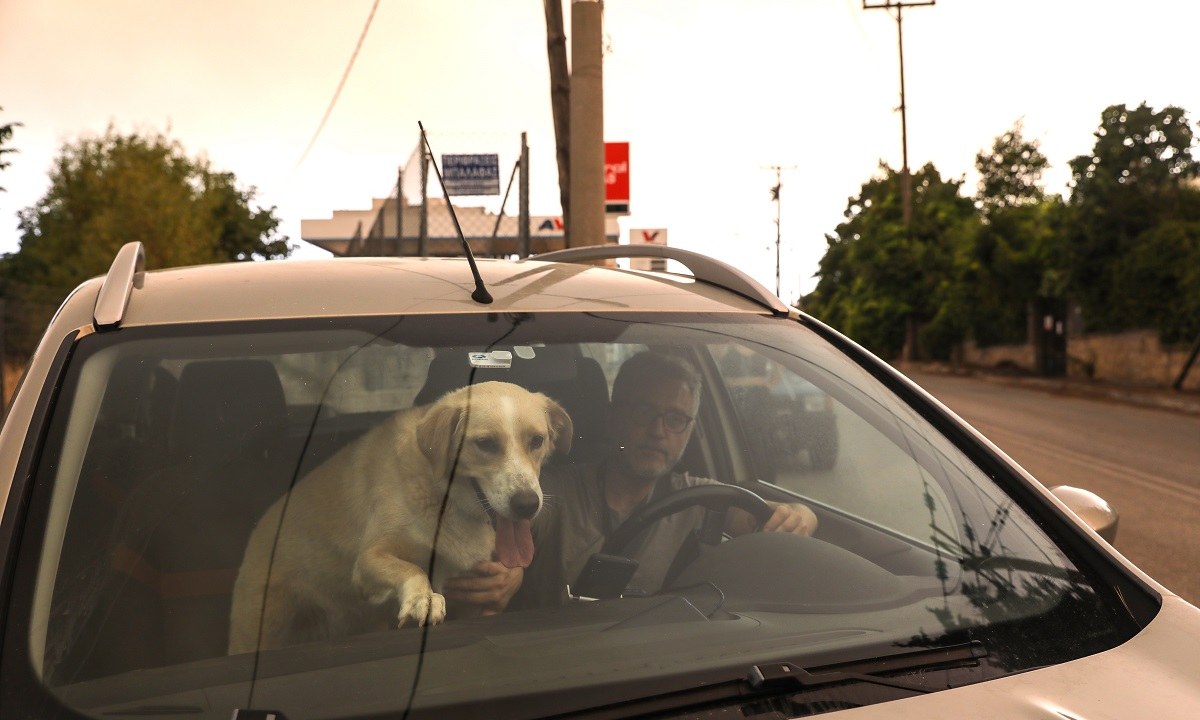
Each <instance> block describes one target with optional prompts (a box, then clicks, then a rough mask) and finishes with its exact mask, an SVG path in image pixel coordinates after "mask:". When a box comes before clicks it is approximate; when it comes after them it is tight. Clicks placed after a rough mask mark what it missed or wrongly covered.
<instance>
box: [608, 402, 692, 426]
mask: <svg viewBox="0 0 1200 720" xmlns="http://www.w3.org/2000/svg"><path fill="white" fill-rule="evenodd" d="M620 407H621V408H622V409H623V410H624V412H625V413H626V417H627V418H628V419H629V420H630V421H631V422H632V423H634V424H635V425H637V426H638V427H649V426H650V424H651V423H654V422H658V421H659V420H662V423H663V427H665V428H666V429H667V431H668V432H673V433H681V432H683V431H684V430H687V429H688V428H689V427H690V426H691V424H692V423H693V422H694V421H695V420H696V418H694V417H692V416H691V415H687V414H685V413H681V412H679V411H678V410H667V411H665V412H658V410H656V409H655V408H654V407H652V406H650V405H646V404H645V403H621V404H620Z"/></svg>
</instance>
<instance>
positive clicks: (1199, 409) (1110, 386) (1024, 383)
mask: <svg viewBox="0 0 1200 720" xmlns="http://www.w3.org/2000/svg"><path fill="white" fill-rule="evenodd" d="M897 369H899V370H900V371H901V372H904V373H907V372H909V371H913V372H920V373H927V374H930V375H956V376H960V377H971V378H975V379H977V380H983V381H986V382H991V383H997V384H1001V385H1009V386H1012V387H1024V388H1029V389H1031V390H1039V391H1041V392H1046V393H1051V394H1056V395H1070V396H1074V397H1089V398H1094V399H1099V400H1109V401H1112V402H1119V403H1122V404H1125V405H1134V406H1139V407H1147V408H1156V409H1160V410H1169V411H1172V412H1178V413H1182V414H1185V415H1194V416H1198V417H1200V392H1196V391H1193V390H1172V389H1171V388H1165V387H1156V386H1141V385H1124V384H1117V383H1106V382H1101V381H1097V380H1087V379H1082V378H1044V377H1035V376H1026V375H1016V374H1009V373H998V372H989V371H988V370H987V369H985V368H976V367H961V366H951V365H946V364H942V363H904V364H901V365H897Z"/></svg>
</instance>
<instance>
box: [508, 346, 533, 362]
mask: <svg viewBox="0 0 1200 720" xmlns="http://www.w3.org/2000/svg"><path fill="white" fill-rule="evenodd" d="M513 352H515V353H516V354H517V357H519V358H521V359H522V360H532V359H534V358H535V357H537V353H535V352H534V351H533V348H532V347H530V346H528V345H516V346H514V347H513Z"/></svg>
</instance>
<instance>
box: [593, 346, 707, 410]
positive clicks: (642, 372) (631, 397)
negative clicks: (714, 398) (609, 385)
mask: <svg viewBox="0 0 1200 720" xmlns="http://www.w3.org/2000/svg"><path fill="white" fill-rule="evenodd" d="M667 381H676V382H682V383H683V384H684V385H685V386H687V388H688V390H691V391H692V395H693V396H694V397H695V398H696V401H697V403H698V402H699V401H700V387H701V381H700V373H699V372H698V371H697V370H696V367H695V366H694V365H692V363H691V362H689V361H687V360H685V359H684V358H681V357H679V356H678V355H668V354H666V353H662V352H654V351H652V350H646V351H643V352H640V353H638V354H637V355H634V356H633V357H631V358H629V359H628V360H626V361H625V362H623V363H621V369H620V370H618V371H617V378H616V379H615V380H613V389H612V399H613V402H614V403H620V402H636V401H637V394H638V391H639V388H643V387H645V386H647V385H654V384H658V383H663V382H667Z"/></svg>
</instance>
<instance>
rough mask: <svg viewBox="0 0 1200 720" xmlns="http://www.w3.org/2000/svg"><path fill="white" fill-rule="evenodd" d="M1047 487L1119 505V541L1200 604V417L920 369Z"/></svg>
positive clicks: (922, 377) (917, 377)
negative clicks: (1083, 493) (1087, 493)
mask: <svg viewBox="0 0 1200 720" xmlns="http://www.w3.org/2000/svg"><path fill="white" fill-rule="evenodd" d="M910 377H911V378H912V379H913V380H914V381H916V382H917V384H919V385H921V386H922V387H923V388H925V389H926V390H928V391H929V392H930V393H931V394H932V395H934V396H935V397H937V398H938V399H939V400H941V401H942V402H943V403H944V404H945V405H946V406H947V407H949V408H950V409H951V410H953V411H954V412H955V413H957V414H958V415H959V416H961V417H962V418H963V419H965V420H966V421H967V422H969V423H971V424H972V425H974V426H975V427H976V428H977V429H978V430H979V431H981V432H982V433H983V434H984V435H986V436H987V437H988V438H989V439H990V440H991V441H992V442H994V443H995V444H996V445H998V446H999V447H1000V448H1001V449H1002V450H1004V451H1005V452H1006V453H1007V454H1008V455H1009V456H1010V457H1011V458H1013V459H1014V460H1016V461H1017V462H1018V463H1019V464H1020V465H1021V466H1022V467H1024V468H1025V469H1026V470H1028V471H1029V472H1030V473H1032V474H1033V475H1034V476H1035V477H1037V478H1038V480H1040V481H1041V482H1042V483H1043V484H1045V485H1047V486H1053V485H1074V486H1077V487H1082V488H1087V489H1088V490H1091V491H1093V492H1095V493H1097V494H1099V495H1100V496H1101V497H1103V498H1104V499H1106V500H1108V502H1109V503H1110V504H1111V505H1112V506H1113V507H1115V508H1116V509H1117V511H1118V512H1119V513H1120V517H1121V519H1120V524H1119V527H1118V532H1117V540H1116V547H1117V549H1118V550H1119V551H1121V552H1122V553H1123V554H1124V555H1125V556H1126V557H1127V558H1129V559H1130V560H1132V561H1133V562H1134V563H1135V564H1137V565H1138V567H1140V568H1142V570H1144V571H1146V572H1147V573H1148V574H1149V575H1151V576H1152V577H1154V578H1155V579H1156V580H1158V581H1159V582H1160V583H1162V584H1163V585H1166V586H1167V587H1168V588H1170V589H1171V590H1173V591H1174V592H1176V593H1178V594H1179V595H1180V596H1182V597H1183V598H1185V599H1186V600H1188V601H1189V602H1192V603H1194V604H1195V603H1200V417H1195V416H1189V415H1184V414H1179V413H1174V412H1170V411H1165V410H1154V409H1147V408H1140V407H1131V406H1127V405H1122V404H1119V403H1114V402H1110V401H1106V400H1097V399H1090V398H1077V397H1066V396H1061V395H1054V394H1049V393H1046V392H1042V391H1038V390H1031V389H1024V388H1019V387H1014V386H1011V385H1008V384H1004V383H1002V382H998V381H989V380H986V379H974V378H963V377H956V376H944V375H927V374H919V373H910Z"/></svg>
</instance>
